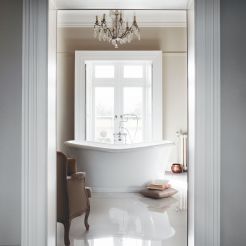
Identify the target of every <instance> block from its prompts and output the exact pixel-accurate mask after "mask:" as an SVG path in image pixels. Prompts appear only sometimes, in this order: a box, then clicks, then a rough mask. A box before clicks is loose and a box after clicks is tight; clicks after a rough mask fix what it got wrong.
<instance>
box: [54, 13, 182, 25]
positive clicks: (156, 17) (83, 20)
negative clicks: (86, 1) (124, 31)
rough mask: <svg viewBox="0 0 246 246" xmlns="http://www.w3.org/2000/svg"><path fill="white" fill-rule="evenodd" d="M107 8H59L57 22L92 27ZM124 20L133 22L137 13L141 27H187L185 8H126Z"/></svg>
mask: <svg viewBox="0 0 246 246" xmlns="http://www.w3.org/2000/svg"><path fill="white" fill-rule="evenodd" d="M108 12H109V11H107V10H59V11H58V15H57V24H58V26H59V27H92V26H94V23H95V17H96V16H99V18H100V17H101V16H102V15H103V14H104V13H105V14H106V17H107V16H108ZM123 14H124V20H126V21H129V23H131V22H132V20H133V16H134V15H136V17H137V22H138V25H139V27H140V28H141V27H186V11H185V10H125V11H124V12H123Z"/></svg>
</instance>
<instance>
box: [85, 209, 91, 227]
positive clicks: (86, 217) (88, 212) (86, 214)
mask: <svg viewBox="0 0 246 246" xmlns="http://www.w3.org/2000/svg"><path fill="white" fill-rule="evenodd" d="M89 214H90V206H89V207H88V209H87V211H86V213H85V228H86V230H87V231H88V230H89V227H90V226H89V223H88V217H89Z"/></svg>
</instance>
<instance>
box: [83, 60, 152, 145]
mask: <svg viewBox="0 0 246 246" xmlns="http://www.w3.org/2000/svg"><path fill="white" fill-rule="evenodd" d="M151 77H152V76H151V62H149V61H86V88H87V91H86V105H87V119H86V140H87V141H95V142H103V143H129V144H130V143H139V142H143V141H147V140H149V139H150V138H151V134H152V130H151V128H149V127H147V126H148V125H150V124H151V112H150V110H151V103H152V100H151V97H150V96H148V95H151ZM146 105H149V106H148V107H147V106H146Z"/></svg>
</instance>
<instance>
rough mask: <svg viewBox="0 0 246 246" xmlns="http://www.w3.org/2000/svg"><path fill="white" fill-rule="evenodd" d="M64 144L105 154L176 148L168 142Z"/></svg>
mask: <svg viewBox="0 0 246 246" xmlns="http://www.w3.org/2000/svg"><path fill="white" fill-rule="evenodd" d="M64 144H65V146H68V147H74V148H77V149H87V150H96V151H103V152H128V151H137V150H141V149H146V148H150V147H153V148H155V147H160V146H162V145H165V146H175V143H174V142H172V141H168V140H162V141H155V142H146V143H138V144H105V143H96V142H91V141H80V140H69V141H66V142H64Z"/></svg>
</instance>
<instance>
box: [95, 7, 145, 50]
mask: <svg viewBox="0 0 246 246" xmlns="http://www.w3.org/2000/svg"><path fill="white" fill-rule="evenodd" d="M109 17H110V18H109V20H106V15H105V14H103V16H102V19H101V20H99V18H98V16H96V22H95V24H94V37H95V38H98V39H99V41H108V42H109V43H112V45H114V47H115V48H118V45H119V44H126V43H130V42H131V41H132V40H133V39H134V38H137V39H138V40H140V29H139V27H138V24H137V21H136V16H134V18H133V22H132V25H131V26H129V25H128V22H127V21H124V20H123V12H122V11H119V10H111V11H110V14H109Z"/></svg>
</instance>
